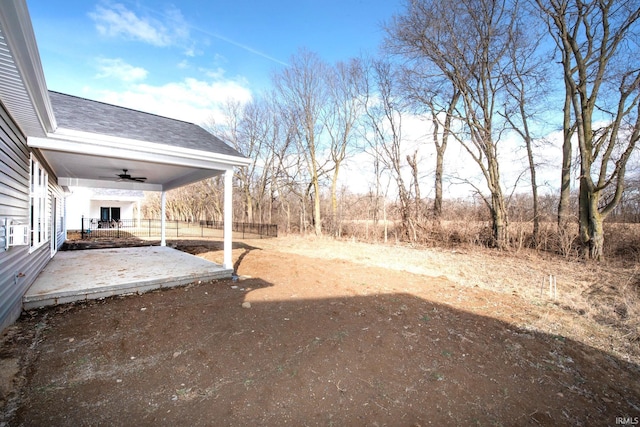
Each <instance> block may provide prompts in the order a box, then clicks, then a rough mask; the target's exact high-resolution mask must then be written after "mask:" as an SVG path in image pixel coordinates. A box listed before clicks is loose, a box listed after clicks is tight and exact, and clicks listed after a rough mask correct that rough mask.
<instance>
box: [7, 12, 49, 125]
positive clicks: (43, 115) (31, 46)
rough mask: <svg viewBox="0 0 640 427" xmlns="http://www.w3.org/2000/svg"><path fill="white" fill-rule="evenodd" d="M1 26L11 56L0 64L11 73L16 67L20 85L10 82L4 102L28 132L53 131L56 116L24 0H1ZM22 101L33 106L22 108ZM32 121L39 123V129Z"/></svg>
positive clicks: (14, 71)
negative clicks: (26, 108)
mask: <svg viewBox="0 0 640 427" xmlns="http://www.w3.org/2000/svg"><path fill="white" fill-rule="evenodd" d="M0 29H1V31H2V35H3V36H4V42H5V43H6V46H7V48H8V50H9V52H8V54H9V56H10V60H9V61H7V62H3V64H2V67H7V70H8V71H9V72H11V73H13V74H15V73H16V71H17V75H18V77H19V79H20V80H21V82H22V87H16V85H15V82H14V83H12V85H11V88H10V90H11V93H10V96H9V95H7V96H3V102H4V104H5V106H6V107H7V109H9V111H10V112H11V113H12V116H14V118H15V119H16V121H17V122H18V125H19V126H20V128H21V129H22V131H23V132H25V134H27V136H31V135H35V136H43V135H44V134H46V133H47V132H53V131H55V129H56V126H57V125H56V120H55V117H54V115H53V108H52V106H51V101H50V99H49V92H48V90H47V83H46V80H45V77H44V71H43V69H42V63H41V60H40V54H39V52H38V45H37V43H36V38H35V34H34V31H33V26H32V24H31V18H30V16H29V10H28V9H27V5H26V2H25V1H24V0H3V2H2V7H1V8H0ZM14 67H15V68H14ZM25 98H28V99H27V100H25ZM24 102H28V103H29V104H30V106H31V107H32V108H30V109H28V110H25V106H24ZM34 116H35V117H34ZM34 122H36V123H38V125H39V127H40V129H38V126H37V125H34Z"/></svg>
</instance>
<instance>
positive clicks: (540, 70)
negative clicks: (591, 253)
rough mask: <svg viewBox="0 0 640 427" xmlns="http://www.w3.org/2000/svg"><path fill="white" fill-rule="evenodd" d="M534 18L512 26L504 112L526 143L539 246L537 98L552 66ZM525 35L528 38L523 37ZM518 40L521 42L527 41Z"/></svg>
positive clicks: (527, 17)
mask: <svg viewBox="0 0 640 427" xmlns="http://www.w3.org/2000/svg"><path fill="white" fill-rule="evenodd" d="M533 19H534V17H533V16H531V15H530V14H525V13H523V14H522V16H521V17H520V19H519V20H518V22H517V24H516V25H514V26H512V27H511V29H510V30H511V31H512V35H511V39H512V40H514V43H512V44H511V46H510V49H509V51H508V54H509V56H510V59H511V60H510V61H509V66H510V70H508V72H506V73H504V79H505V88H506V92H507V99H506V101H505V109H504V111H503V112H502V113H500V114H501V115H502V116H503V117H504V119H505V120H506V121H507V122H508V124H509V126H510V127H511V129H512V130H513V131H515V132H516V134H518V135H519V136H520V138H521V139H522V141H523V142H524V145H525V148H526V152H527V163H528V166H529V178H530V183H531V197H532V210H533V212H532V222H533V235H532V237H533V243H534V245H537V243H538V241H539V236H540V216H541V215H540V209H539V203H538V182H537V178H536V159H535V155H534V148H535V147H534V145H535V142H536V134H535V132H534V128H538V129H540V126H536V124H535V113H534V111H535V108H536V107H537V106H538V105H539V103H536V102H535V100H536V99H543V98H544V95H545V90H546V88H547V87H546V85H545V83H546V79H545V75H546V74H547V72H548V67H546V66H545V64H544V62H545V58H543V57H542V56H541V55H539V49H538V48H539V46H540V43H541V41H542V36H541V34H539V31H538V30H537V28H536V26H535V25H532V23H533V22H534V21H533ZM523 35H525V37H523ZM525 40H526V42H523V43H518V41H525Z"/></svg>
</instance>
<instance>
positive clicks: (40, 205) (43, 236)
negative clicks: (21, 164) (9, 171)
mask: <svg viewBox="0 0 640 427" xmlns="http://www.w3.org/2000/svg"><path fill="white" fill-rule="evenodd" d="M48 183H49V176H48V175H47V172H46V171H45V170H44V169H43V168H42V166H41V165H40V163H39V162H38V161H37V160H35V159H34V157H33V154H32V155H31V179H30V186H29V190H30V191H29V192H30V198H29V203H30V209H31V213H30V214H31V218H30V224H29V225H30V229H31V248H32V249H35V248H37V247H39V246H41V245H42V244H43V243H45V242H46V241H47V240H48V239H49V235H48V234H49V221H48V220H49V215H47V207H48V203H47V202H48V194H47V186H48Z"/></svg>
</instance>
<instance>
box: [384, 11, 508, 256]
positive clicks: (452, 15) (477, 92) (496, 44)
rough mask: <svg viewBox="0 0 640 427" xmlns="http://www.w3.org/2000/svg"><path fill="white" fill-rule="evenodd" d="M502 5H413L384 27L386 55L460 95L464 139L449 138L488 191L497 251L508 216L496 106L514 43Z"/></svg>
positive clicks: (459, 135) (503, 242)
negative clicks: (437, 76)
mask: <svg viewBox="0 0 640 427" xmlns="http://www.w3.org/2000/svg"><path fill="white" fill-rule="evenodd" d="M513 6H514V5H513V4H512V3H511V2H509V1H508V0H503V1H495V0H477V1H460V2H455V3H449V2H440V1H437V0H415V1H411V2H409V3H408V4H407V10H406V12H405V13H404V15H400V16H397V17H395V18H394V20H393V22H392V23H391V25H390V26H389V28H388V38H387V43H386V47H387V49H388V50H389V51H391V52H393V53H397V54H401V55H404V56H406V57H408V58H412V59H422V60H425V61H428V62H430V63H431V64H432V65H433V66H434V67H436V68H437V69H438V70H439V71H440V73H441V76H442V77H445V78H447V79H448V80H449V81H450V82H451V84H452V86H453V88H454V89H455V91H459V92H460V100H461V101H460V103H461V105H460V106H459V107H458V115H459V116H460V118H461V120H463V122H464V124H465V126H466V135H463V134H462V133H461V132H457V133H456V134H453V135H454V136H455V137H456V139H457V140H458V141H459V142H460V143H461V144H462V146H463V147H464V148H465V150H466V151H467V152H468V153H469V155H470V156H471V158H473V160H474V161H475V163H476V164H477V165H478V166H479V168H480V170H481V171H482V174H483V176H484V178H485V181H486V184H487V187H488V189H489V193H490V195H489V197H483V199H484V201H485V203H486V205H487V207H488V208H489V211H490V213H491V217H492V223H493V237H494V241H495V244H496V246H497V247H499V248H504V247H506V246H507V245H508V242H509V233H508V214H507V209H506V202H505V198H504V196H503V191H502V183H501V180H500V168H499V162H498V141H499V137H500V133H501V131H502V130H503V126H502V125H503V124H502V123H500V122H499V121H498V120H497V117H496V116H497V114H496V111H497V107H498V106H499V100H500V96H501V93H502V91H503V90H504V81H503V79H502V75H503V73H504V70H505V68H506V66H507V64H508V62H509V60H510V58H509V55H508V47H509V45H510V44H511V43H513V42H514V40H513V39H512V32H511V28H512V25H513V23H514V20H515V16H516V10H515V9H514V7H513Z"/></svg>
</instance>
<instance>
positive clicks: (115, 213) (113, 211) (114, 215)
mask: <svg viewBox="0 0 640 427" xmlns="http://www.w3.org/2000/svg"><path fill="white" fill-rule="evenodd" d="M100 221H120V208H108V207H101V208H100Z"/></svg>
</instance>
